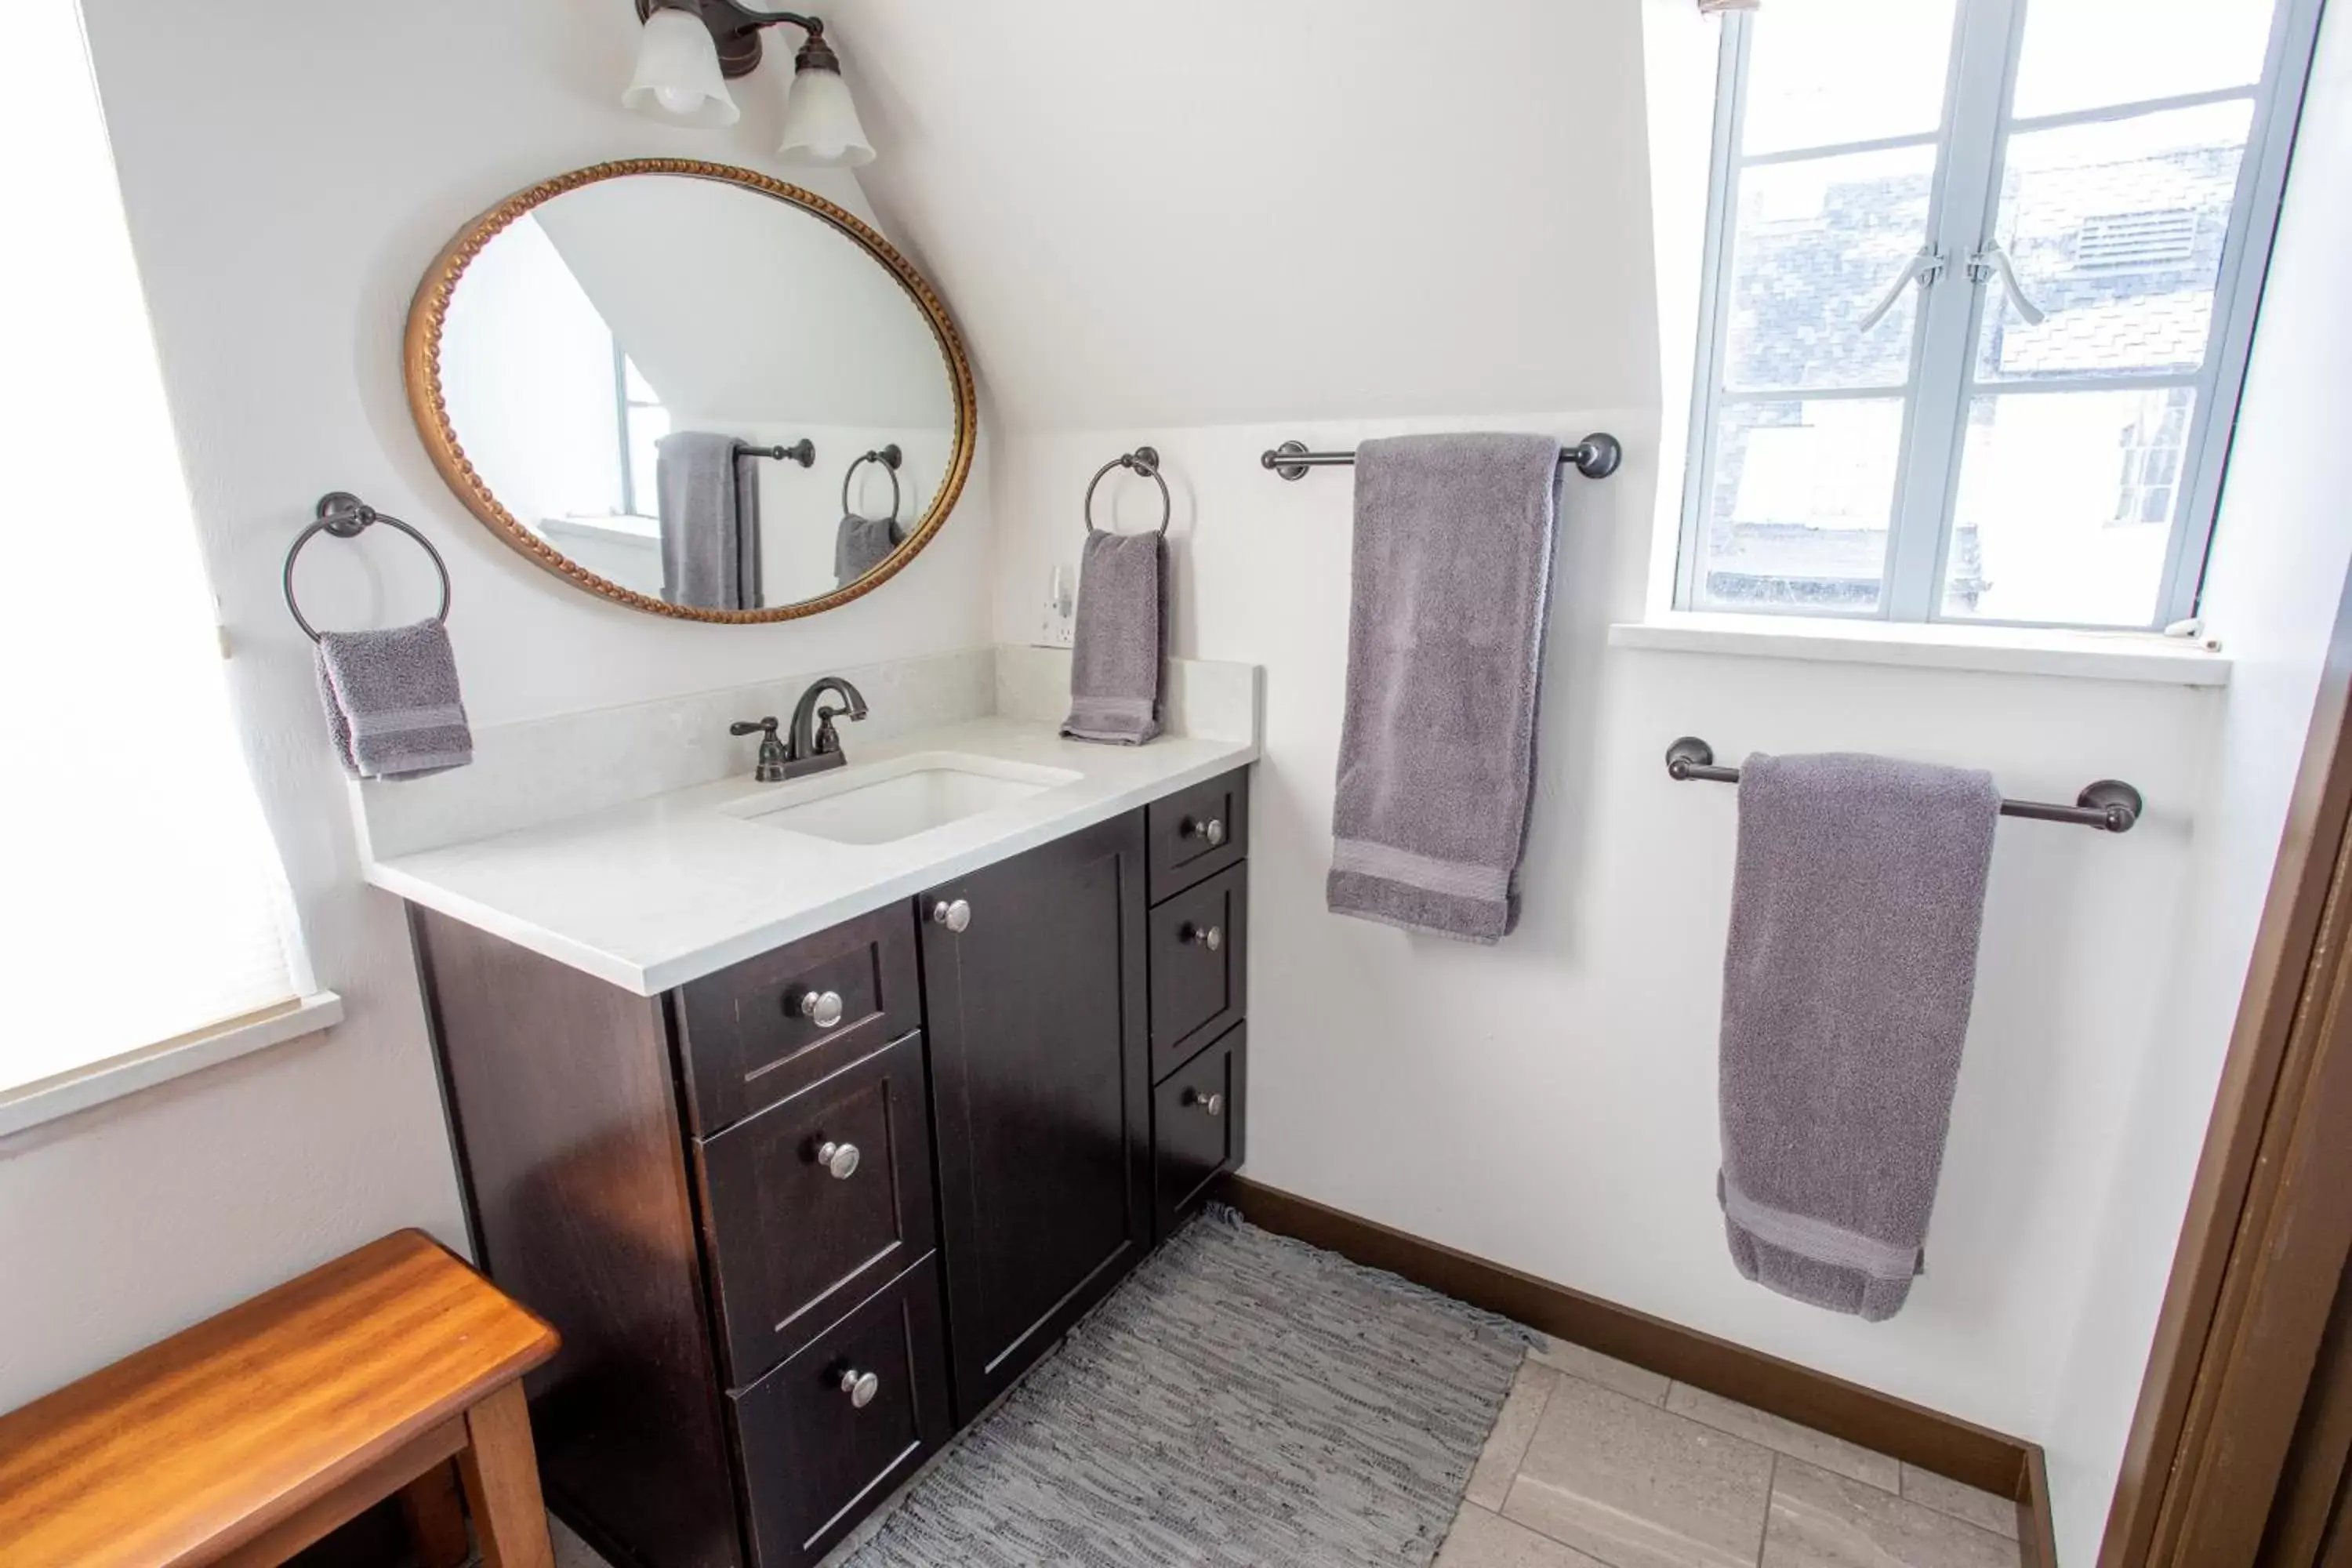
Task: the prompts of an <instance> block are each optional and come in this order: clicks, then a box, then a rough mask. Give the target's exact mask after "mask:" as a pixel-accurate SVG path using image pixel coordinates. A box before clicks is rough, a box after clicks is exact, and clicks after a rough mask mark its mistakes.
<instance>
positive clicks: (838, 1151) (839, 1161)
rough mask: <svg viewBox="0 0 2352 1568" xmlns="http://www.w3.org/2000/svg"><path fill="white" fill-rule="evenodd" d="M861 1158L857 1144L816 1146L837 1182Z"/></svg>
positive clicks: (818, 1156) (850, 1173) (851, 1173)
mask: <svg viewBox="0 0 2352 1568" xmlns="http://www.w3.org/2000/svg"><path fill="white" fill-rule="evenodd" d="M860 1157H861V1156H860V1155H859V1154H858V1152H857V1145H856V1144H855V1143H835V1142H830V1141H828V1142H823V1143H820V1144H818V1145H817V1146H816V1163H818V1164H820V1165H823V1166H824V1173H825V1174H826V1175H828V1176H831V1177H832V1178H833V1179H834V1180H835V1181H836V1182H845V1181H847V1180H849V1178H850V1177H852V1176H854V1175H856V1174H857V1162H858V1160H859V1158H860ZM858 1403H859V1404H861V1405H862V1404H864V1403H865V1401H863V1400H860V1401H859V1402H858Z"/></svg>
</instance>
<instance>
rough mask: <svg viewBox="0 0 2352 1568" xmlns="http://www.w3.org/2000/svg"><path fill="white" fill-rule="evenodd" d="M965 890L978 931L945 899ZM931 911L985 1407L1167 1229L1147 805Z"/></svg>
mask: <svg viewBox="0 0 2352 1568" xmlns="http://www.w3.org/2000/svg"><path fill="white" fill-rule="evenodd" d="M958 905H961V906H962V910H963V911H966V913H959V915H958V918H957V921H956V923H958V924H961V926H962V929H961V931H958V930H954V929H951V927H950V924H948V923H943V922H942V921H940V920H939V919H937V918H935V915H936V912H937V911H938V910H941V909H946V910H955V909H956V907H957V906H958ZM916 914H917V918H918V919H919V921H920V922H921V926H922V932H923V942H922V946H923V984H924V998H925V1002H926V1005H927V1010H928V1018H929V1026H930V1047H931V1084H932V1103H933V1113H934V1115H935V1116H936V1118H937V1122H938V1133H939V1173H940V1248H941V1252H942V1254H943V1256H944V1258H945V1262H946V1266H947V1268H946V1272H947V1282H948V1324H949V1335H950V1350H951V1352H952V1354H951V1361H952V1363H953V1365H954V1369H955V1394H956V1411H957V1415H958V1417H959V1419H960V1420H966V1421H968V1420H970V1419H971V1417H972V1416H973V1415H976V1414H977V1413H978V1412H979V1411H980V1410H981V1409H982V1407H983V1406H985V1405H987V1404H988V1402H989V1401H990V1400H992V1399H993V1398H995V1397H996V1395H997V1394H1001V1393H1002V1392H1003V1390H1004V1389H1005V1387H1006V1386H1007V1385H1008V1384H1011V1383H1012V1382H1013V1379H1014V1378H1016V1377H1018V1376H1019V1375H1020V1374H1021V1373H1022V1372H1023V1371H1024V1370H1025V1369H1026V1368H1027V1367H1028V1365H1029V1364H1030V1363H1032V1362H1034V1361H1035V1360H1036V1359H1037V1357H1038V1356H1039V1355H1041V1354H1043V1353H1044V1352H1045V1351H1046V1350H1048V1349H1049V1348H1051V1347H1052V1345H1053V1343H1054V1342H1055V1339H1056V1338H1058V1337H1059V1336H1060V1334H1061V1332H1062V1331H1063V1330H1065V1329H1066V1328H1067V1327H1069V1325H1070V1324H1071V1323H1072V1322H1074V1321H1076V1319H1077V1318H1078V1316H1079V1315H1080V1314H1081V1313H1083V1312H1084V1311H1085V1310H1087V1308H1088V1307H1090V1306H1092V1305H1093V1304H1094V1303H1095V1302H1096V1301H1097V1300H1101V1298H1102V1296H1103V1294H1104V1293H1105V1292H1106V1291H1108V1289H1110V1288H1111V1286H1112V1285H1114V1284H1115V1283H1117V1282H1118V1278H1119V1277H1120V1276H1121V1275H1122V1274H1124V1273H1125V1272H1126V1271H1127V1269H1128V1268H1130V1267H1132V1266H1133V1265H1134V1264H1135V1262H1136V1261H1137V1260H1139V1258H1141V1257H1142V1255H1143V1252H1144V1250H1145V1248H1147V1247H1149V1246H1150V1239H1151V1215H1150V1147H1149V1141H1150V1092H1151V1090H1150V1043H1149V1039H1148V1037H1147V1034H1146V1024H1145V1008H1146V998H1145V993H1144V903H1143V818H1142V814H1141V813H1140V812H1131V813H1129V815H1127V816H1122V817H1118V818H1115V819H1113V820H1112V821H1109V822H1106V823H1102V824H1100V825H1098V826H1094V827H1090V828H1086V829H1082V830H1081V831H1079V832H1077V833H1074V834H1072V835H1070V836H1069V837H1066V838H1061V839H1056V840H1055V842H1053V843H1051V844H1046V845H1042V846H1040V847H1037V848H1035V849H1033V850H1030V851H1029V852H1028V853H1026V854H1024V855H1021V856H1017V857H1015V858H1013V859H1010V860H1004V861H1000V862H998V863H997V864H996V865H994V866H990V867H986V868H982V869H981V870H979V871H977V872H975V873H973V874H972V875H971V876H969V877H965V878H961V879H958V880H956V881H953V882H950V883H948V884H946V885H944V886H942V887H940V888H936V889H932V891H930V892H929V893H926V894H925V895H923V898H922V900H921V903H920V904H919V907H918V909H917V910H916Z"/></svg>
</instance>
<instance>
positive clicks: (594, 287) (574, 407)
mask: <svg viewBox="0 0 2352 1568" xmlns="http://www.w3.org/2000/svg"><path fill="white" fill-rule="evenodd" d="M406 374H407V380H408V401H409V406H410V408H411V409H412V410H413V411H414V412H415V416H416V424H417V428H418V429H419V430H420V431H421V432H422V433H423V434H424V437H425V447H426V449H427V450H428V451H429V452H430V453H431V454H432V457H433V461H434V465H435V466H436V468H439V469H440V470H441V477H442V478H443V479H446V480H447V481H448V482H449V486H450V488H451V489H454V490H456V491H457V497H458V499H459V500H462V501H464V502H465V503H466V505H467V508H468V509H469V510H472V511H473V513H474V515H475V516H477V517H478V518H480V519H481V520H482V521H484V522H486V523H488V525H489V526H490V528H491V529H492V530H494V531H496V532H497V533H498V535H499V537H500V538H501V539H504V540H505V541H506V542H508V543H509V544H511V545H513V546H514V547H515V548H516V549H517V550H520V551H521V552H523V553H524V554H525V555H527V556H529V557H530V559H531V560H533V561H535V562H537V563H539V564H541V565H542V566H544V567H546V568H548V569H549V570H550V571H552V572H555V573H557V574H560V575H562V576H563V577H564V578H566V579H568V580H569V581H571V582H572V583H574V584H578V585H579V586H581V587H583V588H587V589H589V590H591V591H593V592H595V593H598V594H602V595H604V596H606V597H607V598H611V599H616V600H619V601H620V602H621V603H623V604H625V605H633V606H635V608H637V609H641V610H650V611H653V612H655V613H656V614H659V615H665V616H683V617H685V618H688V619H690V620H699V621H779V620H788V619H791V618H792V617H793V616H806V615H814V614H815V613H816V612H817V611H819V610H827V609H831V608H832V607H833V606H835V605H840V604H845V603H847V602H848V601H849V600H851V599H854V598H856V597H857V596H858V595H861V594H864V593H867V592H869V591H871V590H872V589H873V588H875V587H876V586H877V585H879V584H881V583H883V582H885V581H887V579H888V578H889V577H890V576H891V575H892V574H895V573H897V572H898V570H899V569H900V568H901V567H903V566H905V565H906V563H908V561H910V560H912V559H913V558H914V556H915V554H916V553H917V552H919V551H920V550H921V549H922V548H923V546H924V545H925V544H926V543H928V542H929V540H930V538H931V536H932V535H933V534H934V533H937V532H938V531H939V530H940V524H941V523H943V522H945V521H947V516H948V513H949V511H950V510H952V509H953V507H954V506H955V501H956V497H957V495H958V494H959V493H960V492H961V490H962V489H963V483H964V477H965V475H966V473H967V472H968V471H969V469H970V468H971V454H972V444H973V439H974V424H975V416H974V410H973V405H972V383H971V365H970V364H969V363H968V362H967V361H966V360H965V357H964V352H963V345H962V343H961V341H959V339H958V338H957V336H956V331H955V327H954V324H953V323H952V322H950V321H949V320H948V313H947V309H946V307H945V306H943V305H942V304H941V303H940V300H939V296H938V295H937V294H936V293H934V292H933V291H932V289H931V287H930V285H929V283H927V282H925V281H924V279H923V278H922V276H921V274H919V273H918V272H917V271H916V270H915V269H914V268H913V267H911V266H910V265H908V262H907V260H906V258H904V257H901V256H900V255H899V254H898V252H897V251H896V250H893V249H892V248H891V247H890V246H889V244H888V242H887V241H886V240H884V239H883V238H882V237H881V236H879V235H877V234H876V233H875V232H874V231H873V230H872V229H870V228H868V227H866V226H865V225H864V224H862V223H860V222H858V220H857V219H856V217H854V216H851V215H850V214H848V213H846V212H844V211H843V210H842V209H841V208H839V207H837V206H835V205H833V204H832V203H830V202H827V201H825V200H824V199H823V198H822V197H819V196H816V195H811V194H810V193H808V192H806V191H803V190H801V189H799V188H798V187H796V186H793V185H788V184H783V183H782V181H779V180H772V179H769V178H768V177H767V176H766V175H764V174H754V173H752V172H751V171H750V170H747V169H735V168H730V167H728V166H726V165H724V164H719V163H694V162H690V161H688V160H684V159H674V158H648V159H635V160H631V161H628V162H625V163H600V164H598V165H596V166H595V167H593V168H588V169H580V170H575V171H574V172H572V173H571V174H563V175H560V176H558V177H557V178H555V179H552V180H549V181H546V182H544V183H543V184H537V185H533V186H532V187H531V188H530V189H529V190H527V191H521V192H519V193H517V194H516V195H513V196H511V197H509V199H507V200H506V201H504V202H501V203H499V205H497V206H496V207H494V208H492V209H491V210H490V211H489V212H488V213H485V214H484V215H483V216H481V217H480V218H478V219H477V220H476V221H475V222H474V223H473V224H471V225H469V226H467V229H466V230H465V232H464V233H462V234H460V235H458V236H457V238H456V239H455V240H453V241H451V242H450V244H449V247H448V248H447V249H446V250H445V251H443V252H442V254H441V256H440V258H439V259H437V260H436V262H435V263H434V265H433V268H432V270H431V271H430V272H428V273H427V274H426V275H425V282H424V285H423V287H421V288H420V289H418V290H417V294H416V300H415V305H414V306H413V307H412V308H411V309H410V311H409V318H408V345H407V356H406Z"/></svg>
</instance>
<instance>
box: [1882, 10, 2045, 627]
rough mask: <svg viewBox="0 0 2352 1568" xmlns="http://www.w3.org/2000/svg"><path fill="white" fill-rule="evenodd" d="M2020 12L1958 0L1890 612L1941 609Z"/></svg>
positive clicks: (1889, 568)
mask: <svg viewBox="0 0 2352 1568" xmlns="http://www.w3.org/2000/svg"><path fill="white" fill-rule="evenodd" d="M2024 13H2025V0H1962V4H1961V6H1960V23H1959V27H1960V34H1959V41H1958V46H1957V47H1956V48H1955V50H1954V63H1953V76H1952V79H1953V86H1952V91H1951V110H1950V112H1949V113H1948V115H1947V116H1946V121H1945V126H1944V142H1943V147H1942V150H1941V154H1940V160H1941V163H1942V177H1941V179H1940V180H1939V181H1938V183H1937V195H1936V205H1935V211H1934V213H1933V214H1932V215H1931V217H1930V220H1929V221H1930V222H1931V224H1932V225H1933V230H1934V240H1933V243H1934V245H1935V247H1936V248H1937V250H1938V251H1940V252H1941V253H1942V256H1943V259H1944V270H1943V272H1942V273H1941V274H1940V275H1939V276H1938V277H1937V280H1936V282H1935V283H1933V284H1932V285H1930V286H1929V287H1928V288H1927V291H1926V296H1925V298H1924V299H1923V300H1922V304H1923V306H1924V310H1923V312H1922V314H1923V316H1924V318H1925V321H1924V327H1923V330H1922V331H1921V333H1920V346H1919V362H1918V374H1917V377H1916V389H1917V390H1916V392H1915V393H1914V395H1913V397H1912V400H1911V407H1910V409H1909V411H1908V414H1907V416H1906V419H1905V423H1904V437H1903V459H1902V466H1901V468H1900V470H1899V473H1900V478H1899V479H1898V480H1897V483H1896V487H1895V521H1894V534H1893V537H1892V539H1891V540H1890V541H1889V542H1888V546H1887V562H1886V614H1887V616H1888V617H1889V618H1891V619H1894V620H1898V621H1924V620H1928V619H1931V618H1932V617H1933V616H1934V615H1935V613H1936V607H1937V582H1938V579H1939V578H1940V576H1941V575H1942V571H1943V562H1944V554H1945V552H1946V550H1947V548H1948V535H1949V533H1950V531H1951V530H1950V518H1949V512H1950V498H1951V495H1952V477H1953V472H1954V469H1955V468H1956V467H1957V465H1958V462H1959V459H1960V455H1961V451H1962V448H1963V446H1964V443H1965V440H1966V437H1967V431H1968V415H1969V409H1968V379H1969V358H1970V354H1971V352H1972V350H1973V349H1974V346H1975V340H1976V325H1977V322H1976V310H1977V297H1978V295H1979V293H1980V292H1981V290H1979V289H1977V288H1976V287H1975V286H1974V285H1973V284H1971V283H1970V281H1969V257H1970V256H1972V255H1973V254H1974V253H1975V252H1976V249H1977V247H1979V245H1980V244H1981V243H1982V241H1983V237H1984V235H1985V234H1986V232H1987V231H1988V229H1989V226H1990V223H1991V215H1992V211H1993V205H1994V203H1995V201H1996V200H1997V198H1998V195H1999V191H1998V188H1997V184H1996V181H1997V179H1998V174H1999V170H1998V163H1999V152H2000V122H2001V115H2002V110H2003V107H2004V105H2005V104H2006V103H2007V101H2008V97H2009V84H2010V77H2011V71H2012V69H2013V68H2014V59H2015V56H2016V45H2017V39H2018V36H2019V34H2020V32H2021V29H2022V27H2023V24H2024Z"/></svg>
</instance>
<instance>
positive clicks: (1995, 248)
mask: <svg viewBox="0 0 2352 1568" xmlns="http://www.w3.org/2000/svg"><path fill="white" fill-rule="evenodd" d="M1996 277H1997V278H1999V279H2000V286H2001V289H2002V291H2003V292H2005V293H2006V294H2008V296H2009V302H2010V304H2011V305H2012V306H2014V307H2015V308H2016V310H2017V313H2018V314H2019V315H2021V316H2022V317H2024V318H2025V324H2026V325H2027V326H2029V327H2038V326H2040V325H2041V324H2042V322H2043V321H2045V320H2047V319H2048V318H2049V315H2050V312H2049V311H2047V310H2043V309H2042V307H2041V306H2039V305H2037V304H2035V303H2034V302H2033V301H2032V300H2029V299H2027V298H2026V297H2025V286H2024V285H2023V284H2021V283H2020V282H2019V281H2018V280H2017V268H2014V267H2011V265H2010V264H2009V252H2008V251H2006V250H2003V249H2002V248H2001V247H2000V245H1999V244H1997V243H1996V244H1992V245H1988V246H1986V247H1984V248H1983V249H1982V250H1979V251H1978V252H1977V253H1976V254H1975V255H1974V256H1971V257H1969V282H1971V283H1983V282H1985V281H1986V280H1987V279H1991V278H1996Z"/></svg>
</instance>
